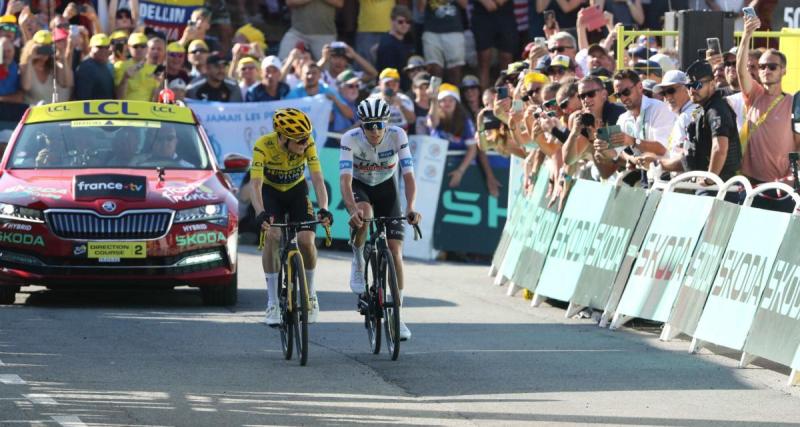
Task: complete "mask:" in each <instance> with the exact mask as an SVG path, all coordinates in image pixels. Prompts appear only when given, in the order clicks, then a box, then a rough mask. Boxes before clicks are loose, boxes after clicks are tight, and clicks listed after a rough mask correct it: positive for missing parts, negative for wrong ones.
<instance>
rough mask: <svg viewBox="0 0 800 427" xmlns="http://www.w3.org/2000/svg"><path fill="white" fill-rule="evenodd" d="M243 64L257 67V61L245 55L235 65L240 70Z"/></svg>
mask: <svg viewBox="0 0 800 427" xmlns="http://www.w3.org/2000/svg"><path fill="white" fill-rule="evenodd" d="M245 65H254V66H256V67H258V61H256V60H255V59H254V58H253V57H250V56H245V57H244V58H242V59H240V60H239V64H238V65H237V66H236V68H238V69H240V70H241V69H242V67H244V66H245Z"/></svg>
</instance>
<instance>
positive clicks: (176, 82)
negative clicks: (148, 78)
mask: <svg viewBox="0 0 800 427" xmlns="http://www.w3.org/2000/svg"><path fill="white" fill-rule="evenodd" d="M167 87H168V88H170V89H172V90H186V82H185V81H183V79H172V80H171V81H170V82H169V85H167Z"/></svg>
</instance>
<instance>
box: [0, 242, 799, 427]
mask: <svg viewBox="0 0 800 427" xmlns="http://www.w3.org/2000/svg"><path fill="white" fill-rule="evenodd" d="M244 251H245V254H243V256H242V257H241V258H240V268H241V272H240V292H239V299H240V303H239V305H238V306H236V307H235V309H221V308H213V309H212V308H206V307H203V306H202V305H201V302H200V297H199V295H198V293H197V291H196V290H191V289H185V290H178V291H175V292H146V291H142V292H132V291H126V292H115V293H110V292H91V293H89V292H70V293H65V292H53V291H46V290H44V289H43V288H36V287H30V288H25V289H24V291H26V292H29V293H20V294H18V296H17V305H14V306H5V307H0V425H3V426H5V425H49V426H56V425H62V426H83V425H126V426H129V425H136V426H145V425H146V426H152V425H176V426H238V425H247V426H254V425H301V424H303V425H350V424H371V425H372V424H413V425H470V424H478V425H493V426H494V425H512V424H519V425H534V424H535V425H540V424H558V425H564V424H583V425H586V424H592V425H594V424H607V425H675V426H745V425H747V426H749V425H755V424H757V423H763V425H769V426H778V425H792V424H795V423H800V391H798V390H793V389H790V388H787V387H786V386H785V385H784V384H785V382H786V379H787V373H788V371H787V370H786V369H785V368H781V367H777V366H771V365H769V364H758V363H757V365H755V366H753V367H751V368H748V369H743V370H740V369H736V368H735V365H736V362H737V359H738V354H735V353H725V352H724V351H720V350H718V351H719V352H718V353H712V352H710V351H707V350H704V351H703V352H702V353H701V354H699V355H689V354H687V353H686V349H687V348H688V345H689V343H688V342H687V341H686V340H680V339H679V340H676V341H674V342H670V343H661V342H659V341H658V332H659V331H658V329H657V328H647V327H639V328H635V329H630V328H625V329H623V330H621V331H616V332H612V331H608V330H603V329H599V328H597V327H596V326H595V325H594V324H592V323H591V322H590V321H588V320H574V319H565V318H564V311H563V310H562V309H560V308H555V307H550V306H547V305H545V306H543V307H540V308H530V307H529V304H528V302H527V301H525V300H523V299H522V298H521V297H519V296H517V297H514V298H508V297H506V296H505V291H506V289H505V288H500V287H495V286H493V285H492V284H491V282H492V281H491V279H490V278H488V277H487V275H486V273H487V270H488V268H487V267H486V266H472V265H463V264H446V263H444V264H425V263H415V262H409V263H408V267H407V277H408V287H409V290H408V292H407V297H406V301H405V304H406V310H405V311H404V318H405V319H406V322H407V323H408V325H409V327H410V328H411V330H412V332H413V334H414V335H413V337H412V340H411V341H409V342H407V343H403V345H402V346H401V355H400V359H399V360H398V361H396V362H392V361H390V360H389V357H388V355H387V354H386V353H385V352H384V353H382V354H380V355H377V356H375V355H372V354H370V353H369V351H368V344H367V338H366V333H365V330H364V328H363V321H362V320H361V319H362V318H361V317H360V316H359V315H358V314H357V313H356V312H355V297H354V296H353V295H352V294H350V293H349V290H348V288H347V285H346V280H347V277H349V267H350V263H349V259H348V258H347V256H348V254H346V253H341V252H326V253H323V255H322V258H323V259H322V260H321V262H320V266H319V268H318V273H317V277H318V282H319V284H318V288H319V295H320V300H321V307H322V312H321V313H320V317H319V323H318V324H316V325H313V326H312V329H311V340H312V346H311V350H310V357H309V363H308V366H306V367H300V366H298V365H297V362H296V361H294V360H292V361H285V360H283V358H282V355H281V352H280V338H279V335H278V333H277V331H276V330H273V329H270V328H267V327H265V326H263V325H261V324H260V323H259V321H260V319H261V317H262V316H263V304H264V300H265V291H264V286H263V275H262V274H261V271H260V264H259V262H258V259H257V257H256V255H254V253H255V252H254V251H253V249H252V248H245V250H244Z"/></svg>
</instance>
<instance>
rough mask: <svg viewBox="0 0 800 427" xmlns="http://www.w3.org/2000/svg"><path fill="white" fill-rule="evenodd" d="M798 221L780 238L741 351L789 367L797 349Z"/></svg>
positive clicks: (799, 297)
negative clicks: (773, 262) (779, 244)
mask: <svg viewBox="0 0 800 427" xmlns="http://www.w3.org/2000/svg"><path fill="white" fill-rule="evenodd" d="M799 245H800V218H798V217H796V216H794V217H792V219H791V220H790V221H789V227H788V228H787V230H786V234H785V235H784V236H783V242H782V243H781V247H780V250H778V254H777V256H776V257H775V264H774V265H773V267H772V271H771V273H770V274H769V277H768V279H767V281H766V286H765V287H764V291H763V292H762V294H761V302H760V303H759V304H758V309H757V310H756V315H755V318H754V319H753V325H752V326H751V327H750V333H749V334H748V335H747V340H746V341H745V344H744V351H745V352H747V353H750V354H752V355H754V356H759V357H763V358H765V359H769V360H772V361H774V362H778V363H780V364H782V365H786V366H789V365H790V364H791V363H792V359H793V358H794V354H795V352H796V350H797V346H798V345H800V247H799Z"/></svg>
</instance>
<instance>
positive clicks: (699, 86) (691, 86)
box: [686, 79, 711, 91]
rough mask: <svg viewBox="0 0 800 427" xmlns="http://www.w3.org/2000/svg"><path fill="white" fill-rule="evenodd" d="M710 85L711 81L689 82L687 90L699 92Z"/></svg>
mask: <svg viewBox="0 0 800 427" xmlns="http://www.w3.org/2000/svg"><path fill="white" fill-rule="evenodd" d="M709 83H711V79H706V80H695V81H693V82H689V83H688V84H687V85H686V88H687V89H689V90H695V91H697V90H700V89H702V88H703V86H705V85H707V84H709Z"/></svg>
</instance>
